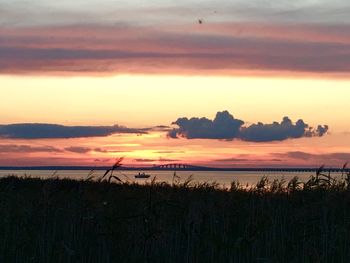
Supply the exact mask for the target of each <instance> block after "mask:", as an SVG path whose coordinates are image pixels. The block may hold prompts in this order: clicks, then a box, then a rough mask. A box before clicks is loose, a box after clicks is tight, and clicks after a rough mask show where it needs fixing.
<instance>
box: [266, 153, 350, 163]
mask: <svg viewBox="0 0 350 263" xmlns="http://www.w3.org/2000/svg"><path fill="white" fill-rule="evenodd" d="M272 155H274V156H278V157H284V158H286V157H287V158H292V159H297V160H317V161H322V162H325V163H327V162H329V161H332V160H333V161H343V162H348V161H350V153H347V152H335V153H324V154H314V153H308V152H302V151H292V152H287V153H274V154H272Z"/></svg>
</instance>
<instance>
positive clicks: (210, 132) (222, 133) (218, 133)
mask: <svg viewBox="0 0 350 263" xmlns="http://www.w3.org/2000/svg"><path fill="white" fill-rule="evenodd" d="M172 124H176V125H177V126H179V128H176V129H173V130H171V131H169V133H168V136H169V137H171V138H178V137H185V138H187V139H197V138H201V139H224V140H232V139H233V138H237V136H238V135H239V132H240V128H241V126H242V125H243V124H244V122H243V121H241V120H239V119H235V118H234V117H233V116H232V115H231V114H230V113H229V112H228V111H223V112H218V113H217V114H216V116H215V119H214V120H209V119H207V118H191V119H188V118H179V119H177V121H175V122H173V123H172Z"/></svg>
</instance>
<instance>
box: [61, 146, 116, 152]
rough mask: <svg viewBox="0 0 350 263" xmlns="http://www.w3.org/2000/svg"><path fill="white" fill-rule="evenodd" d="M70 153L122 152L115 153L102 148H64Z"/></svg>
mask: <svg viewBox="0 0 350 263" xmlns="http://www.w3.org/2000/svg"><path fill="white" fill-rule="evenodd" d="M64 149H65V150H66V151H68V152H74V153H88V152H98V153H116V152H120V151H115V150H106V149H102V148H99V147H98V148H89V147H84V146H71V147H67V148H64Z"/></svg>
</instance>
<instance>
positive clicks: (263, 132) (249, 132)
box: [239, 117, 328, 142]
mask: <svg viewBox="0 0 350 263" xmlns="http://www.w3.org/2000/svg"><path fill="white" fill-rule="evenodd" d="M327 131H328V126H327V125H325V126H321V125H319V126H318V127H317V129H312V128H311V127H309V126H308V125H307V124H306V123H304V121H303V120H298V121H297V122H296V123H295V124H294V123H293V122H292V121H291V120H290V119H289V118H288V117H284V118H283V120H282V121H281V122H280V123H278V122H273V123H271V124H263V123H261V122H259V123H257V124H252V125H250V126H248V127H243V128H242V129H241V133H240V136H239V138H240V139H242V140H244V141H253V142H270V141H283V140H286V139H290V138H301V137H314V136H323V135H324V134H325V133H326V132H327Z"/></svg>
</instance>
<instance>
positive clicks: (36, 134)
mask: <svg viewBox="0 0 350 263" xmlns="http://www.w3.org/2000/svg"><path fill="white" fill-rule="evenodd" d="M147 130H148V129H133V128H127V127H123V126H119V125H114V126H64V125H58V124H44V123H19V124H8V125H0V138H6V139H69V138H83V137H104V136H110V135H112V134H117V133H134V134H145V133H147Z"/></svg>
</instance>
